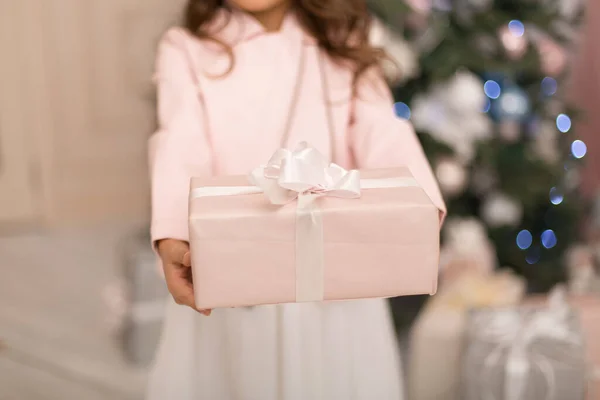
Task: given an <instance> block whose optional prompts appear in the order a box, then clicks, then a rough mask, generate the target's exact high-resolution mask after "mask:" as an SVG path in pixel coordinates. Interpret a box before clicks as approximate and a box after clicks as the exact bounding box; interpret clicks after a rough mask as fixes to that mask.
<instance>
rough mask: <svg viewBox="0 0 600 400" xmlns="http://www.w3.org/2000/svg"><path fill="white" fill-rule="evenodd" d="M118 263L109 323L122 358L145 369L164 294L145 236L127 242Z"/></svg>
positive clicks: (158, 332)
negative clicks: (112, 323)
mask: <svg viewBox="0 0 600 400" xmlns="http://www.w3.org/2000/svg"><path fill="white" fill-rule="evenodd" d="M122 260H123V269H122V277H121V281H120V283H119V284H117V285H116V286H115V287H113V288H112V290H111V291H112V293H113V295H112V296H111V297H112V300H111V301H110V304H111V305H112V307H111V308H112V309H113V319H116V320H117V323H116V325H117V335H118V340H119V343H120V346H121V347H122V349H123V351H124V354H125V356H126V358H127V359H128V360H129V361H131V362H132V363H134V364H137V365H140V366H145V365H148V364H149V363H150V362H151V361H152V359H153V357H154V353H155V352H156V347H157V345H158V341H159V339H160V335H161V331H162V324H163V318H164V311H165V306H166V300H167V298H168V291H167V288H166V284H165V281H164V279H163V277H162V276H161V274H160V268H159V263H158V260H157V257H156V255H155V254H154V252H153V251H152V248H151V246H150V238H149V237H148V236H147V235H138V236H135V237H133V238H132V239H131V240H129V241H127V242H126V245H125V247H124V248H123V253H122Z"/></svg>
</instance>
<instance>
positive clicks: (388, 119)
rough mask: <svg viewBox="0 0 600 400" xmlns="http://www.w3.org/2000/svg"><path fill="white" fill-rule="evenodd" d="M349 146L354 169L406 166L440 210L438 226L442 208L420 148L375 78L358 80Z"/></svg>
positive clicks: (387, 94)
mask: <svg viewBox="0 0 600 400" xmlns="http://www.w3.org/2000/svg"><path fill="white" fill-rule="evenodd" d="M350 143H351V147H352V152H353V155H354V158H355V160H356V163H357V164H358V167H360V168H387V167H396V166H402V165H405V166H408V168H409V169H410V170H411V172H412V174H413V176H414V177H415V179H416V180H417V181H418V182H419V183H420V184H421V185H422V186H423V189H424V190H425V192H426V193H427V195H428V196H429V197H430V198H431V200H432V202H433V203H434V204H435V206H436V207H437V208H438V209H439V210H440V224H442V223H443V221H444V218H445V216H446V205H445V203H444V199H443V198H442V194H441V192H440V190H439V187H438V183H437V180H436V179H435V176H434V174H433V172H432V170H431V167H430V165H429V162H428V161H427V158H426V156H425V153H424V152H423V148H422V147H421V144H420V142H419V140H418V138H417V135H416V133H415V131H414V129H413V128H412V125H411V124H410V123H409V122H407V121H406V120H402V119H399V118H397V117H396V116H395V115H394V112H393V100H392V96H391V92H390V90H389V89H388V87H387V85H386V84H385V82H384V80H383V79H382V78H381V77H380V76H379V75H375V74H373V75H370V76H368V77H364V79H362V83H361V85H360V86H359V88H358V91H357V95H356V96H355V98H354V100H353V106H352V117H351V126H350Z"/></svg>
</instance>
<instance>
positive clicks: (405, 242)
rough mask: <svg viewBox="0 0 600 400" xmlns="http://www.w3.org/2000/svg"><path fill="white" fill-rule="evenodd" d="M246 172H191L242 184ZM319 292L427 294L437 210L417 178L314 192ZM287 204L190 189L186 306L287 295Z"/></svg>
mask: <svg viewBox="0 0 600 400" xmlns="http://www.w3.org/2000/svg"><path fill="white" fill-rule="evenodd" d="M395 177H403V178H410V177H412V175H411V173H410V171H409V170H408V169H406V168H400V169H382V170H372V171H362V172H361V178H362V179H382V178H395ZM248 185H249V184H248V178H247V177H245V176H239V177H217V178H194V179H193V180H192V183H191V188H192V190H194V189H196V188H201V187H222V186H227V187H236V186H248ZM316 202H317V203H316V204H317V206H318V207H319V209H320V213H321V215H322V220H323V242H324V246H323V247H324V248H323V254H322V256H323V260H324V271H323V284H324V289H323V299H324V300H350V299H362V298H377V297H395V296H403V295H415V294H433V293H435V291H436V289H437V278H438V262H439V225H440V221H439V213H440V212H439V210H438V209H437V208H436V207H435V206H434V205H433V203H432V201H431V200H430V199H429V197H428V196H427V195H426V193H425V192H424V191H423V189H422V188H421V187H418V186H415V187H399V188H378V189H364V190H362V193H361V197H360V198H359V199H340V198H335V197H320V198H318V199H317V200H316ZM296 208H297V203H296V202H292V203H290V204H286V205H283V206H280V205H272V204H270V203H269V202H268V201H267V199H266V198H265V196H264V195H263V194H248V195H232V196H218V197H201V198H191V199H190V207H189V211H190V220H189V228H190V247H191V253H192V265H193V267H192V272H193V278H194V291H195V296H196V306H197V307H198V308H199V309H211V308H220V307H241V306H253V305H262V304H279V303H293V302H295V301H296V254H295V249H296Z"/></svg>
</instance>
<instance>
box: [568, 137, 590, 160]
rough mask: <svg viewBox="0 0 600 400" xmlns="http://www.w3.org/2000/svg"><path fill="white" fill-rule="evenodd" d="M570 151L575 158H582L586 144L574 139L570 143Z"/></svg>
mask: <svg viewBox="0 0 600 400" xmlns="http://www.w3.org/2000/svg"><path fill="white" fill-rule="evenodd" d="M571 153H572V154H573V157H575V158H583V157H584V156H585V154H586V153H587V146H586V145H585V143H583V142H582V141H581V140H575V141H574V142H573V143H572V144H571Z"/></svg>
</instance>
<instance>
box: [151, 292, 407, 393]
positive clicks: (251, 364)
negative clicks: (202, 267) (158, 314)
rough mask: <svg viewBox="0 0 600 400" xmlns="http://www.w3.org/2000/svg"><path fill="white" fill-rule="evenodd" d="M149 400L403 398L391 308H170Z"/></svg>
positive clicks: (364, 304)
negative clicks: (203, 312) (205, 312)
mask: <svg viewBox="0 0 600 400" xmlns="http://www.w3.org/2000/svg"><path fill="white" fill-rule="evenodd" d="M147 399H148V400H167V399H169V400H170V399H177V400H192V399H194V400H196V399H198V400H200V399H201V400H338V399H339V400H401V399H403V387H402V375H401V367H400V358H399V355H398V352H397V345H396V337H395V333H394V329H393V326H392V324H391V318H390V314H389V310H388V307H387V303H386V302H385V301H384V300H366V301H352V302H340V303H330V304H290V305H281V306H261V307H255V308H251V309H226V310H215V311H214V312H213V315H212V316H211V317H209V318H206V317H202V316H200V315H198V314H197V313H196V312H194V311H193V310H191V309H188V308H185V307H182V306H178V305H176V304H175V303H174V302H172V301H171V302H169V304H168V310H167V320H166V324H165V331H164V333H163V337H162V341H161V344H160V348H159V351H158V355H157V358H156V364H155V367H154V369H153V371H152V374H151V376H150V384H149V391H148V396H147Z"/></svg>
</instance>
